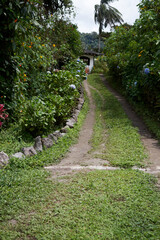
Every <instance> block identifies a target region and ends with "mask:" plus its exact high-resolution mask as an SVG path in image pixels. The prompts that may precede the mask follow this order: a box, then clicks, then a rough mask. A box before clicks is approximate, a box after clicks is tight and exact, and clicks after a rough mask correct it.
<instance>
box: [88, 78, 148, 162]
mask: <svg viewBox="0 0 160 240" xmlns="http://www.w3.org/2000/svg"><path fill="white" fill-rule="evenodd" d="M88 81H89V84H90V85H91V86H93V87H94V88H95V89H97V90H98V92H97V91H95V90H92V95H93V98H94V100H95V103H96V123H95V126H94V133H93V138H92V145H93V150H96V149H99V148H100V147H101V144H102V143H104V144H105V148H104V149H103V153H102V154H98V155H96V156H97V157H101V158H103V159H106V160H108V161H109V162H110V163H111V165H113V166H120V167H132V166H135V165H136V166H139V167H140V166H144V163H145V159H146V158H147V154H146V153H145V149H144V146H143V145H142V142H141V140H140V135H139V133H138V129H136V128H135V127H133V126H132V123H131V121H130V120H129V119H128V117H127V116H126V114H125V112H124V110H123V109H122V106H121V104H120V103H119V102H118V100H117V99H116V98H115V97H114V96H113V95H112V94H111V93H110V92H109V91H108V90H107V89H106V87H104V85H103V83H102V81H101V80H100V77H99V75H96V74H92V75H90V76H89V78H88Z"/></svg>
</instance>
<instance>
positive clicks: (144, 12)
mask: <svg viewBox="0 0 160 240" xmlns="http://www.w3.org/2000/svg"><path fill="white" fill-rule="evenodd" d="M139 9H140V18H139V19H137V20H136V22H135V24H134V25H133V27H131V28H127V27H126V26H120V27H116V29H115V31H114V32H113V33H112V35H111V37H110V38H109V39H108V40H107V41H106V48H105V54H106V57H107V58H106V61H107V64H108V67H109V71H110V74H111V75H112V76H114V77H115V81H119V83H120V84H122V85H123V87H124V89H125V90H126V94H127V95H128V96H129V97H130V99H132V100H133V101H143V102H145V103H146V104H148V105H149V106H150V107H152V108H153V110H154V111H155V112H158V114H157V115H158V116H157V117H158V118H159V110H160V104H159V101H160V95H159V91H160V89H159V81H160V75H159V74H160V63H159V53H160V52H159V46H160V41H159V38H160V35H159V30H160V28H159V26H160V18H159V9H160V4H159V1H147V0H143V1H141V3H140V4H139ZM148 19H149V21H148Z"/></svg>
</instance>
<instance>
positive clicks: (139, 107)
mask: <svg viewBox="0 0 160 240" xmlns="http://www.w3.org/2000/svg"><path fill="white" fill-rule="evenodd" d="M104 75H105V77H106V78H107V81H108V82H109V83H110V85H111V86H112V87H113V88H114V89H116V91H117V92H119V93H120V94H122V95H123V96H125V97H126V99H127V100H128V102H129V104H130V105H131V106H132V108H133V109H134V111H135V112H136V113H137V114H138V115H139V116H140V117H141V118H142V119H143V121H144V123H145V124H146V126H147V128H148V130H149V131H150V132H151V133H152V134H153V135H154V137H156V138H157V140H158V141H159V142H160V118H159V116H157V114H156V113H155V112H153V109H151V108H150V107H149V106H148V105H146V104H145V103H143V102H137V101H134V100H132V99H130V98H129V97H127V96H126V92H125V90H124V88H122V85H121V84H119V83H118V82H116V81H114V79H113V77H111V76H110V75H109V72H108V71H105V72H104Z"/></svg>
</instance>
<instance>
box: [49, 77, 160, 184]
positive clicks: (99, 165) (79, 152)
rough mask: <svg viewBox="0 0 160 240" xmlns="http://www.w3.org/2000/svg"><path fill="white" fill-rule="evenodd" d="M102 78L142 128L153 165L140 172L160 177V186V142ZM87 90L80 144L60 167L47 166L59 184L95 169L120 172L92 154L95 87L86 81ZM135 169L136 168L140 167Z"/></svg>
mask: <svg viewBox="0 0 160 240" xmlns="http://www.w3.org/2000/svg"><path fill="white" fill-rule="evenodd" d="M101 79H102V81H103V83H104V85H105V86H106V87H107V89H108V90H109V91H110V92H111V93H112V94H113V95H114V96H115V97H116V98H117V99H118V101H119V102H120V103H121V105H122V107H123V109H124V111H125V112H126V114H127V115H128V117H129V119H131V121H132V123H133V126H135V127H137V128H138V130H139V134H140V136H141V140H142V142H143V144H144V146H145V148H146V150H147V151H148V155H149V162H150V164H148V166H147V168H145V169H139V170H142V171H145V172H148V173H151V174H154V175H155V176H156V177H158V180H159V181H158V182H159V184H160V145H159V143H158V141H157V140H156V139H154V138H153V136H152V135H151V133H150V132H149V131H148V130H147V128H146V126H145V124H144V123H143V121H142V119H140V118H139V117H138V116H137V115H136V114H135V112H134V111H133V109H132V108H131V107H130V105H129V104H128V103H127V101H126V100H125V99H124V97H122V96H121V95H120V94H118V93H117V92H116V91H115V90H113V89H112V88H111V87H110V85H109V84H108V83H107V81H106V79H105V77H104V76H103V75H102V76H101ZM84 88H85V90H86V92H87V95H88V98H89V100H90V110H89V112H88V114H87V117H86V119H85V122H84V125H83V127H82V129H81V131H80V134H79V139H78V143H77V144H75V145H74V146H72V147H71V148H70V151H69V153H68V155H67V156H66V157H65V158H64V159H63V160H62V161H61V162H60V163H59V164H58V165H54V166H48V167H45V169H48V170H49V171H51V176H52V178H54V179H59V181H63V180H64V177H65V176H67V177H68V176H72V175H73V174H75V173H77V172H79V171H91V170H95V169H99V170H102V169H104V170H115V169H119V168H118V167H112V166H110V164H109V162H108V161H106V160H103V159H99V158H95V157H94V155H95V153H93V152H92V151H90V150H91V145H90V139H91V136H92V133H93V126H94V122H95V104H94V102H93V99H92V96H91V92H90V88H92V87H91V86H89V84H88V82H87V80H85V81H84ZM95 90H96V89H95ZM103 147H104V146H103V145H102V146H101V147H100V149H99V151H102V150H103ZM99 153H100V152H99ZM134 169H136V166H135V167H134Z"/></svg>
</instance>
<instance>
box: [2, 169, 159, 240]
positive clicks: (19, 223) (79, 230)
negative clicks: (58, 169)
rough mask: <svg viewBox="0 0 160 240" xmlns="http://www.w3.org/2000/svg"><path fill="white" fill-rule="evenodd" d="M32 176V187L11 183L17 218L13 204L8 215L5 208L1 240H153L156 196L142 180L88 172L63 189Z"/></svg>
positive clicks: (128, 174)
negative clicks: (13, 189) (12, 184)
mask: <svg viewBox="0 0 160 240" xmlns="http://www.w3.org/2000/svg"><path fill="white" fill-rule="evenodd" d="M21 174H24V172H22V173H21ZM32 175H33V176H34V181H30V180H29V179H28V178H29V177H30V176H27V178H24V181H22V182H20V179H19V181H17V180H18V179H15V180H16V181H15V185H16V187H17V191H16V192H15V195H16V194H18V195H20V193H21V191H22V192H23V191H24V196H23V199H22V198H19V199H18V200H16V201H18V202H19V208H21V213H20V214H19V215H18V214H17V213H16V209H15V208H14V207H13V206H15V200H13V205H12V209H13V210H14V212H13V214H12V213H11V209H10V208H9V206H8V209H7V213H8V212H9V213H10V217H5V219H4V218H1V222H0V229H1V230H0V236H1V239H2V240H15V239H16V240H20V239H28V240H30V239H37V240H41V239H45V240H58V239H59V240H71V239H74V240H77V239H83V240H92V239H93V240H95V239H96V240H98V239H101V240H106V239H108V240H114V239H117V240H122V239H126V240H129V239H135V240H137V239H143V240H145V239H146V240H148V239H150V240H158V239H159V230H160V229H159V226H160V225H159V224H160V221H159V219H160V218H159V217H160V212H159V205H160V194H159V192H157V191H156V188H155V186H154V179H153V178H152V177H151V176H149V175H148V174H144V173H140V172H139V171H133V170H116V171H112V172H106V171H94V172H90V173H88V174H82V173H81V174H79V175H76V176H74V177H73V178H72V179H70V180H69V181H68V182H66V183H65V184H64V182H63V183H62V182H61V183H60V182H53V183H52V182H51V181H49V180H48V181H47V180H46V179H45V174H44V172H43V173H41V172H40V171H38V173H37V172H35V173H33V172H32ZM24 176H26V175H25V174H24ZM27 181H28V182H29V183H30V184H29V185H27V187H25V188H24V189H23V188H21V187H20V185H22V184H25V185H26V183H27ZM8 195H9V194H8ZM22 203H23V206H22ZM24 203H26V206H24ZM2 220H3V221H2Z"/></svg>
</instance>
